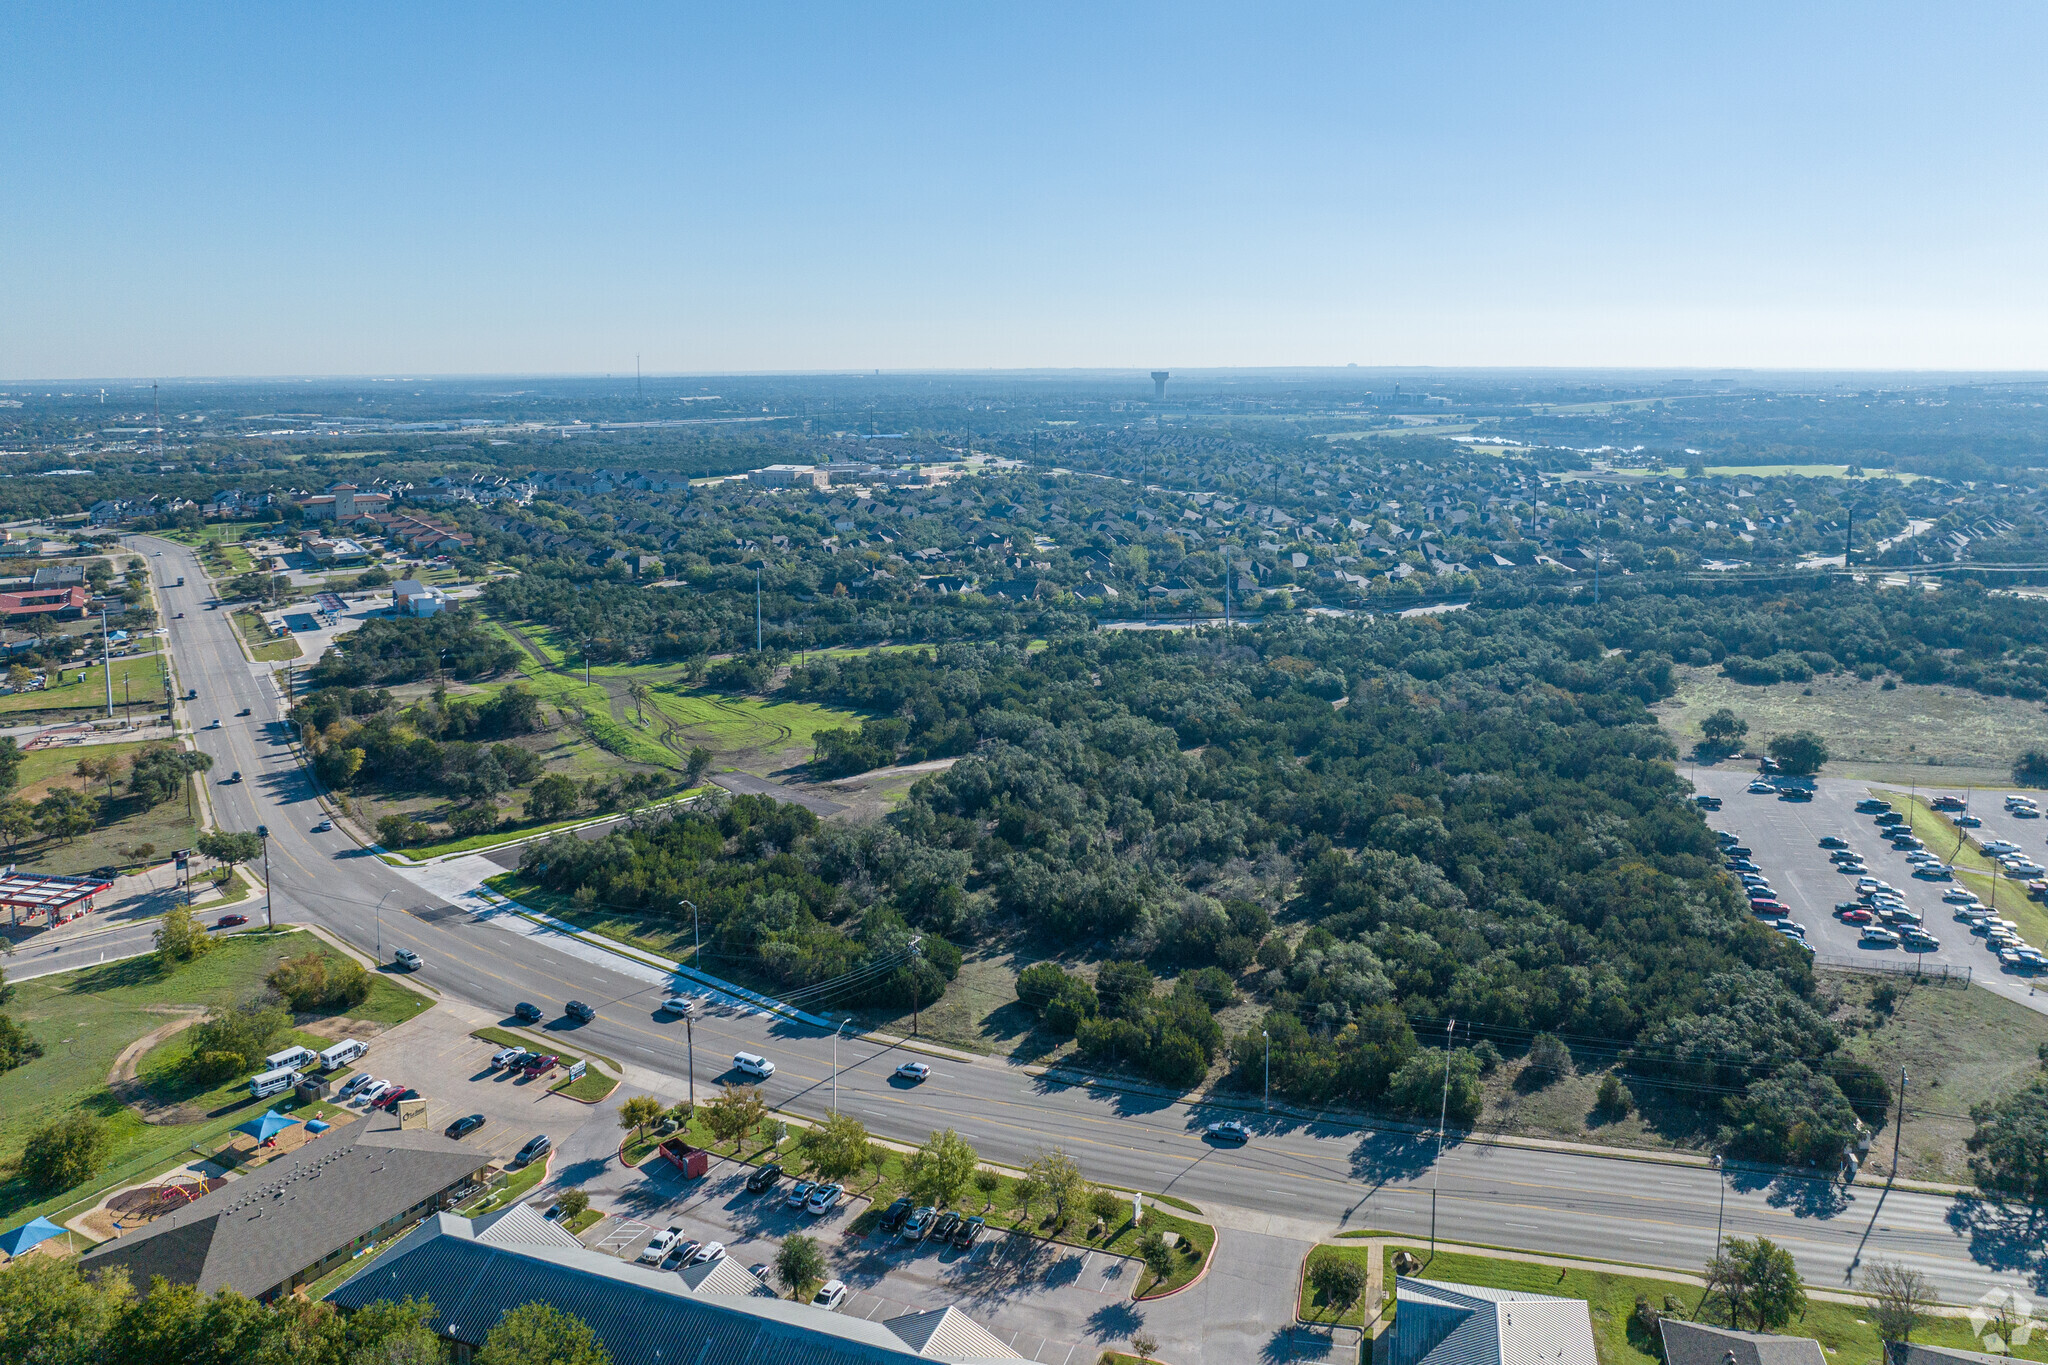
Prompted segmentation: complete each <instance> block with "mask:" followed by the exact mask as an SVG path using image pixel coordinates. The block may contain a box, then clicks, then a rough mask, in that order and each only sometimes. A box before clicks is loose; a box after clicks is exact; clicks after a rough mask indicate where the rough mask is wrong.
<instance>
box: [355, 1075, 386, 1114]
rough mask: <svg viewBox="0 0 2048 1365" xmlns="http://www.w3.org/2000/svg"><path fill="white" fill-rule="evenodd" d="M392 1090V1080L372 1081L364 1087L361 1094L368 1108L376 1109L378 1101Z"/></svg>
mask: <svg viewBox="0 0 2048 1365" xmlns="http://www.w3.org/2000/svg"><path fill="white" fill-rule="evenodd" d="M390 1090H391V1082H389V1081H371V1082H370V1083H369V1084H368V1085H366V1086H364V1087H363V1092H362V1095H361V1099H362V1101H363V1104H364V1105H365V1106H366V1107H368V1108H371V1109H375V1108H376V1107H377V1101H378V1100H380V1099H382V1098H383V1097H384V1096H385V1095H386V1094H388V1093H389V1092H390Z"/></svg>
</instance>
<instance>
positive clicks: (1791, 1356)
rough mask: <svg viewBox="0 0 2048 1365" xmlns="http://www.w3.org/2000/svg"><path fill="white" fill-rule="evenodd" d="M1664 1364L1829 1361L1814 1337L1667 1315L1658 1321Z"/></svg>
mask: <svg viewBox="0 0 2048 1365" xmlns="http://www.w3.org/2000/svg"><path fill="white" fill-rule="evenodd" d="M1657 1330H1658V1332H1659V1333H1660V1334H1661V1336H1662V1338H1663V1342H1664V1362H1665V1365H1729V1362H1731V1361H1732V1362H1734V1365H1827V1359H1828V1358H1827V1357H1826V1356H1825V1355H1822V1354H1821V1349H1820V1343H1819V1342H1817V1341H1815V1340H1814V1339H1813V1338H1812V1337H1781V1336H1772V1335H1770V1334H1768V1333H1765V1332H1738V1331H1736V1330H1734V1329H1733V1328H1729V1327H1714V1326H1710V1325H1708V1324H1707V1323H1704V1322H1681V1321H1679V1320H1678V1319H1676V1318H1664V1319H1662V1320H1661V1321H1659V1322H1658V1324H1657Z"/></svg>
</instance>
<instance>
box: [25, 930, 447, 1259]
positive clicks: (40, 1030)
mask: <svg viewBox="0 0 2048 1365" xmlns="http://www.w3.org/2000/svg"><path fill="white" fill-rule="evenodd" d="M314 949H321V945H320V942H319V940H318V939H316V938H314V937H313V936H312V935H310V934H306V933H301V932H296V931H280V932H277V933H244V934H234V935H230V936H228V937H227V938H224V939H220V940H218V941H217V943H216V946H215V948H214V950H213V952H211V953H210V954H208V955H207V956H206V957H204V958H201V959H200V960H199V961H197V962H194V963H188V964H186V965H184V966H183V967H180V968H178V969H177V970H175V971H173V972H170V973H169V974H164V973H161V972H159V971H158V969H157V966H156V960H155V958H154V957H141V958H131V959H129V960H127V961H125V962H110V963H108V964H106V965H105V966H101V967H91V968H87V969H85V970H83V971H78V972H65V973H60V974H58V975H55V976H47V977H37V978H34V979H33V980H29V981H24V982H21V983H20V984H19V985H18V986H17V988H16V994H15V997H14V999H13V1001H12V1002H10V1004H9V1006H8V1013H9V1014H10V1015H12V1016H13V1018H14V1020H15V1022H16V1023H18V1024H20V1025H21V1026H22V1027H24V1028H26V1029H27V1030H28V1031H29V1032H30V1033H31V1034H33V1035H34V1036H35V1037H36V1038H38V1039H39V1040H41V1042H42V1044H43V1046H44V1049H45V1055H44V1056H42V1057H41V1058H38V1059H36V1060H34V1061H31V1062H28V1063H26V1064H24V1065H22V1066H19V1067H16V1068H15V1069H14V1070H12V1071H9V1072H6V1073H5V1074H0V1160H5V1161H11V1160H12V1159H13V1158H14V1157H16V1156H17V1155H18V1154H19V1153H20V1151H21V1148H22V1146H23V1144H24V1143H25V1142H26V1141H27V1139H28V1136H29V1134H30V1133H32V1132H33V1131H35V1130H36V1129H37V1128H39V1127H41V1126H43V1125H44V1124H47V1123H51V1122H54V1121H56V1120H57V1119H60V1118H63V1117H65V1116H67V1115H69V1114H72V1113H77V1112H81V1111H82V1112H86V1113H91V1114H96V1115H98V1116H100V1117H102V1118H104V1119H105V1120H106V1121H107V1131H108V1134H109V1138H110V1142H109V1146H108V1150H107V1161H106V1166H105V1168H104V1169H103V1170H102V1172H101V1174H100V1175H99V1176H98V1177H97V1178H95V1179H94V1180H91V1181H88V1182H87V1183H86V1184H84V1185H82V1186H80V1187H78V1188H76V1189H73V1190H66V1191H61V1192H55V1193H50V1192H45V1191H39V1190H33V1189H30V1188H29V1187H28V1186H27V1184H26V1182H24V1181H22V1180H21V1179H19V1178H18V1177H16V1178H10V1179H7V1180H6V1181H4V1182H0V1223H5V1224H6V1225H9V1226H12V1225H13V1224H14V1223H17V1222H20V1221H21V1220H22V1219H24V1218H27V1217H31V1216H33V1215H35V1214H38V1213H52V1214H54V1212H55V1211H56V1210H58V1209H65V1208H69V1207H70V1206H72V1205H83V1204H84V1203H85V1202H87V1201H88V1200H89V1198H90V1197H91V1196H92V1195H93V1194H94V1193H96V1192H97V1191H100V1190H104V1189H107V1188H109V1187H110V1186H112V1185H114V1184H117V1183H122V1182H126V1181H131V1180H135V1179H139V1178H141V1177H143V1176H145V1175H148V1174H150V1173H151V1172H152V1171H154V1170H156V1169H159V1168H161V1167H163V1166H166V1165H168V1164H170V1163H171V1162H172V1161H174V1160H176V1159H177V1158H178V1157H179V1155H180V1154H181V1153H183V1152H185V1151H187V1149H188V1148H192V1147H199V1148H202V1149H205V1150H209V1151H210V1150H211V1148H210V1147H208V1146H207V1144H208V1143H213V1144H214V1145H216V1146H217V1145H218V1140H219V1138H220V1135H221V1134H223V1133H225V1132H226V1131H227V1130H228V1129H230V1128H232V1127H233V1126H234V1125H235V1124H237V1123H240V1122H242V1121H243V1120H244V1119H246V1118H247V1117H249V1115H250V1114H260V1113H262V1112H263V1110H264V1109H265V1108H267V1107H269V1105H268V1104H267V1103H265V1102H261V1101H256V1100H251V1099H249V1097H248V1092H247V1091H246V1090H241V1091H239V1092H237V1093H235V1094H228V1093H227V1090H228V1089H231V1087H229V1088H224V1090H223V1092H222V1097H221V1101H220V1102H219V1103H217V1104H213V1105H212V1107H211V1109H209V1110H208V1112H207V1113H206V1117H205V1118H204V1119H203V1120H200V1121H195V1122H190V1123H175V1124H160V1125H152V1124H145V1123H144V1122H143V1121H142V1118H141V1116H140V1115H139V1114H137V1113H136V1112H135V1111H134V1110H132V1109H130V1108H128V1107H127V1106H126V1105H124V1104H123V1103H121V1101H120V1100H119V1099H118V1098H116V1097H115V1095H114V1094H113V1093H112V1092H111V1091H109V1090H108V1088H107V1083H106V1082H107V1074H108V1072H109V1071H110V1070H111V1069H112V1067H113V1065H114V1062H115V1059H116V1058H117V1057H118V1056H119V1055H120V1053H121V1051H122V1050H123V1049H124V1048H126V1047H127V1046H128V1044H130V1043H132V1042H134V1041H135V1040H136V1039H138V1038H140V1037H142V1036H143V1035H144V1034H147V1033H149V1032H151V1031H153V1030H154V1029H157V1028H158V1027H160V1026H162V1025H164V1024H166V1023H169V1022H171V1021H172V1020H174V1019H175V1018H176V1017H177V1015H176V1013H169V1012H165V1011H164V1010H163V1009H161V1008H151V1007H153V1006H154V1007H164V1006H181V1005H190V1006H200V1007H210V1006H216V1005H224V1004H231V1003H233V1002H235V1001H237V1000H240V999H242V998H244V997H246V996H248V995H250V994H251V993H253V992H256V991H258V990H260V989H262V983H263V978H264V976H266V975H267V974H268V973H269V971H270V969H271V968H272V967H274V966H275V965H276V964H277V963H278V962H280V961H282V960H283V959H285V958H286V957H291V956H296V955H299V954H303V953H305V952H308V951H311V950H314ZM321 950H322V951H329V950H326V949H321ZM427 1003H428V1002H427V1001H426V1000H424V999H422V998H420V997H418V996H416V995H414V994H413V993H412V992H410V991H407V990H404V989H403V988H402V987H398V986H395V985H393V984H392V983H390V982H388V981H385V980H383V979H382V978H381V977H380V978H376V979H375V981H374V984H373V987H372V993H371V996H370V999H369V1000H368V1001H367V1002H366V1003H365V1004H364V1005H362V1006H359V1007H358V1008H357V1009H355V1010H353V1011H351V1013H352V1014H353V1015H354V1016H355V1017H357V1018H371V1019H378V1020H380V1021H381V1022H387V1023H389V1022H396V1021H397V1020H398V1019H401V1018H411V1017H412V1016H413V1015H415V1014H417V1013H418V1012H419V1010H420V1009H422V1008H424V1007H425V1006H426V1005H427ZM175 1046H176V1044H175V1042H173V1043H170V1044H165V1045H160V1046H159V1047H158V1048H156V1049H153V1050H152V1053H151V1054H150V1057H151V1058H153V1059H155V1060H156V1061H157V1062H158V1063H162V1062H164V1061H165V1060H166V1059H167V1058H168V1057H169V1055H170V1054H169V1053H168V1052H167V1051H166V1049H167V1048H172V1047H175ZM159 1054H161V1055H159ZM145 1060H146V1061H148V1060H150V1059H145ZM157 1072H158V1074H159V1075H161V1074H162V1066H161V1065H159V1066H158V1067H157ZM172 1098H181V1097H176V1096H173V1097H172ZM200 1102H202V1103H203V1102H205V1101H200ZM216 1111H217V1112H216ZM73 1211H74V1212H75V1209H74V1210H73Z"/></svg>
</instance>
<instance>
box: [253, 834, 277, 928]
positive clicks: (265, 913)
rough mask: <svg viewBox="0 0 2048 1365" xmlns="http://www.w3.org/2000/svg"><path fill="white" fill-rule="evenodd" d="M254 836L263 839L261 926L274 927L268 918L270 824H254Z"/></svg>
mask: <svg viewBox="0 0 2048 1365" xmlns="http://www.w3.org/2000/svg"><path fill="white" fill-rule="evenodd" d="M256 837H257V838H258V839H261V840H262V841H263V927H264V928H266V929H271V928H275V927H276V926H275V925H274V924H273V923H272V922H271V918H270V826H268V825H258V826H256Z"/></svg>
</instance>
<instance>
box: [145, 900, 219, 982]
mask: <svg viewBox="0 0 2048 1365" xmlns="http://www.w3.org/2000/svg"><path fill="white" fill-rule="evenodd" d="M212 951H213V940H212V939H210V938H208V937H207V936H206V930H204V929H202V928H201V927H200V926H199V921H197V920H195V919H193V918H192V910H191V908H190V907H189V906H184V905H174V906H172V907H171V908H170V909H169V910H167V911H165V912H164V918H163V923H161V924H159V925H158V926H157V930H156V960H157V965H158V966H160V967H162V968H163V969H164V970H165V971H169V970H170V969H171V968H173V967H175V966H177V965H178V964H179V963H181V962H191V961H192V960H194V959H195V958H202V957H205V956H206V955H207V954H208V953H210V952H212Z"/></svg>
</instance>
